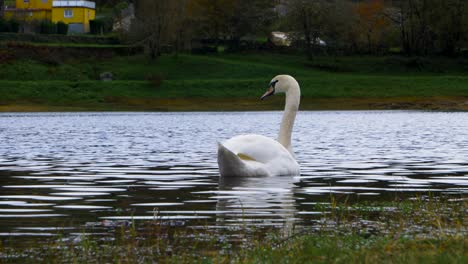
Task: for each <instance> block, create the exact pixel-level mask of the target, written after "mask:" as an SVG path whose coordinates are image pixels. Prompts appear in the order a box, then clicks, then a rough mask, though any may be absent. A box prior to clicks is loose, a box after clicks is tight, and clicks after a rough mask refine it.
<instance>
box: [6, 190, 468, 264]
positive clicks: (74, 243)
mask: <svg viewBox="0 0 468 264" xmlns="http://www.w3.org/2000/svg"><path fill="white" fill-rule="evenodd" d="M316 209H317V210H319V209H321V210H323V212H324V213H323V214H322V216H321V217H320V218H318V219H316V220H314V221H313V222H312V223H309V225H310V226H309V227H307V228H301V229H296V230H295V231H293V232H288V233H287V235H285V233H284V230H265V229H263V230H256V229H248V228H247V229H244V231H239V232H237V233H235V234H237V235H236V236H232V233H229V232H227V231H224V232H221V231H216V230H195V229H191V228H187V227H186V228H183V229H180V228H177V227H173V226H171V225H170V224H169V223H164V222H158V221H156V220H154V221H149V222H147V223H145V224H143V225H137V226H136V225H135V223H134V224H133V225H131V226H128V227H127V226H126V225H125V226H122V227H117V228H115V229H114V231H112V232H111V233H112V236H111V237H88V236H82V237H81V239H79V240H76V239H75V240H70V239H65V237H64V238H62V239H54V240H50V241H49V242H48V243H44V241H41V242H39V243H37V244H29V245H22V246H8V243H3V244H0V261H4V262H21V263H29V262H34V263H37V262H42V263H63V262H67V263H68V262H73V263H110V262H113V263H153V262H165V263H466V262H467V261H468V252H467V251H466V248H467V246H468V239H467V238H466V232H467V229H466V228H467V223H466V219H465V218H466V201H464V200H463V199H459V200H450V199H439V198H427V197H420V198H418V199H415V200H408V201H403V202H400V201H395V202H378V203H358V204H354V205H349V204H347V202H345V201H342V202H339V201H337V200H335V199H334V198H333V197H332V200H331V203H330V204H329V205H327V206H324V205H319V204H317V208H316Z"/></svg>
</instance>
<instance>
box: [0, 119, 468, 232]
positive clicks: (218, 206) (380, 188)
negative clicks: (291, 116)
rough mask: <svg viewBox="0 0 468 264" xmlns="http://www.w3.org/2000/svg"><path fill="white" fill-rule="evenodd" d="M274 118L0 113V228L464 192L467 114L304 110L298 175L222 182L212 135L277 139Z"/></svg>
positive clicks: (79, 225) (207, 217)
mask: <svg viewBox="0 0 468 264" xmlns="http://www.w3.org/2000/svg"><path fill="white" fill-rule="evenodd" d="M281 114H282V113H281V112H241V113H238V112H234V113H231V112H229V113H34V114H17V113H4V114H0V144H1V145H0V236H24V237H30V236H32V237H40V236H54V235H56V234H57V233H62V234H63V233H66V234H71V235H73V234H78V233H80V232H82V231H83V230H84V229H86V228H88V227H89V228H90V229H91V230H92V231H91V232H95V233H96V234H99V232H103V230H105V228H106V226H109V225H114V224H115V223H122V222H123V223H125V222H126V221H153V220H158V221H167V223H171V224H175V225H182V226H187V227H192V228H193V227H195V228H196V227H203V228H214V229H229V230H232V229H236V228H237V227H239V226H245V225H249V226H250V225H252V226H267V227H270V226H273V227H276V226H277V227H282V226H285V225H289V224H294V225H308V223H309V222H310V219H314V218H315V219H316V218H317V217H318V216H319V215H320V214H322V213H323V212H318V211H314V210H313V209H314V208H316V207H314V205H315V204H316V203H327V202H329V201H330V198H329V197H330V194H334V195H338V196H342V197H347V198H349V199H350V200H353V201H356V200H358V201H366V200H393V199H395V197H413V196H417V195H419V194H427V193H428V192H431V193H433V194H435V195H444V196H454V197H455V198H460V197H462V198H464V197H466V194H467V192H468V113H442V112H436V113H434V112H395V111H389V112H385V111H372V112H363V111H357V112H349V111H348V112H301V113H300V114H299V116H298V119H297V122H296V126H295V129H294V135H293V147H294V150H295V152H296V157H297V159H298V161H299V163H300V165H301V169H302V174H301V175H300V176H299V175H297V176H295V177H268V178H234V179H220V177H219V174H218V168H217V163H216V148H217V141H223V140H225V139H228V138H229V137H231V136H234V135H237V134H242V133H257V134H263V135H267V136H270V137H276V133H277V131H278V128H279V121H280V119H281ZM100 228H101V229H102V230H100ZM58 231H59V232H58Z"/></svg>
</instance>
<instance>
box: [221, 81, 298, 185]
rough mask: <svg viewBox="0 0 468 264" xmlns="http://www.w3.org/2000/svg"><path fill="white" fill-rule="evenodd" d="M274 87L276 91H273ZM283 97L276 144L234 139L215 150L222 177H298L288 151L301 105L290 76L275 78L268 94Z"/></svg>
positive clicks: (256, 137) (243, 137) (255, 137)
mask: <svg viewBox="0 0 468 264" xmlns="http://www.w3.org/2000/svg"><path fill="white" fill-rule="evenodd" d="M275 86H276V87H275ZM282 92H284V93H286V104H285V111H284V115H283V120H282V122H281V127H280V132H279V137H278V141H276V140H274V139H271V138H268V137H265V136H261V135H240V136H235V137H233V138H231V139H229V140H227V141H225V142H224V143H223V144H219V146H218V165H219V170H220V173H221V176H234V177H242V176H277V175H299V174H300V168H299V164H298V163H297V162H296V160H295V158H294V154H293V151H292V148H291V134H292V128H293V125H294V120H295V118H296V113H297V111H298V108H299V102H300V95H301V93H300V88H299V84H298V83H297V81H296V80H295V79H294V78H293V77H291V76H289V75H278V76H276V77H275V78H273V80H272V82H271V88H270V92H267V93H266V94H265V95H264V96H263V97H262V98H264V97H266V96H268V95H270V94H273V93H282Z"/></svg>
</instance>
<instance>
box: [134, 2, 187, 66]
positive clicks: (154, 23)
mask: <svg viewBox="0 0 468 264" xmlns="http://www.w3.org/2000/svg"><path fill="white" fill-rule="evenodd" d="M187 3H188V1H187V0H158V1H154V0H138V1H136V19H135V21H134V22H133V23H132V29H131V30H130V34H131V36H130V39H131V40H133V41H134V42H139V43H143V44H144V45H145V46H146V47H147V50H148V53H149V55H150V57H151V59H156V58H157V57H159V56H160V55H161V53H162V49H163V47H165V46H167V47H169V46H174V45H175V44H177V41H178V40H179V39H178V38H180V37H181V35H183V32H185V30H186V29H184V27H183V26H184V25H186V23H185V22H186V20H187V19H188V18H187Z"/></svg>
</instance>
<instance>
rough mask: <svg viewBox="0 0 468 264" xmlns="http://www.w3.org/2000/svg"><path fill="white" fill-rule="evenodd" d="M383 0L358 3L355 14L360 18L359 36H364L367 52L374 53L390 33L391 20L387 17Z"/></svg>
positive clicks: (358, 24)
mask: <svg viewBox="0 0 468 264" xmlns="http://www.w3.org/2000/svg"><path fill="white" fill-rule="evenodd" d="M384 11H385V4H384V1H383V0H371V1H365V2H361V3H358V4H357V6H356V8H355V12H356V14H357V16H358V21H357V27H358V34H360V35H364V38H365V40H366V42H367V52H368V53H373V52H374V50H375V49H376V46H377V44H381V45H382V44H383V43H381V42H382V40H383V38H384V37H385V36H386V35H388V33H389V32H390V24H391V22H390V20H389V19H388V18H387V17H386V16H385V12H384Z"/></svg>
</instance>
